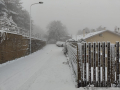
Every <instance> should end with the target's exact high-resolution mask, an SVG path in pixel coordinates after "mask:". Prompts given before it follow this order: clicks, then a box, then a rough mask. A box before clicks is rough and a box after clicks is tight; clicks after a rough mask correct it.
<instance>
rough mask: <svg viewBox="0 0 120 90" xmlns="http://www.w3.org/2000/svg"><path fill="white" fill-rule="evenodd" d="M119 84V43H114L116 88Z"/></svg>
mask: <svg viewBox="0 0 120 90" xmlns="http://www.w3.org/2000/svg"><path fill="white" fill-rule="evenodd" d="M118 84H119V42H116V86H118Z"/></svg>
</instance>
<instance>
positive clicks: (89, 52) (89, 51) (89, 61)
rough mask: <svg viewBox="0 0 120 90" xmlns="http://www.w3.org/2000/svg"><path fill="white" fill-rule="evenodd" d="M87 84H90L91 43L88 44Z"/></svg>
mask: <svg viewBox="0 0 120 90" xmlns="http://www.w3.org/2000/svg"><path fill="white" fill-rule="evenodd" d="M88 54H89V58H88V63H89V64H88V65H89V85H90V84H91V43H89V44H88Z"/></svg>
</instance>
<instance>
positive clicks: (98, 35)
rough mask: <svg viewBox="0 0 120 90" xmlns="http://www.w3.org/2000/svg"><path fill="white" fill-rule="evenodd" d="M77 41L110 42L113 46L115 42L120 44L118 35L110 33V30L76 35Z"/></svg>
mask: <svg viewBox="0 0 120 90" xmlns="http://www.w3.org/2000/svg"><path fill="white" fill-rule="evenodd" d="M77 40H78V41H81V40H84V41H86V42H103V41H105V42H107V41H109V42H111V43H112V44H115V43H116V41H119V42H120V35H119V34H117V33H115V32H113V31H110V30H101V31H97V32H92V33H88V34H85V33H84V34H83V35H78V36H77Z"/></svg>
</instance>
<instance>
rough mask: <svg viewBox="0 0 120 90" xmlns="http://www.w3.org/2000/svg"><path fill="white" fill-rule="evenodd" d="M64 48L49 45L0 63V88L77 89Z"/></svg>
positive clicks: (25, 89)
mask: <svg viewBox="0 0 120 90" xmlns="http://www.w3.org/2000/svg"><path fill="white" fill-rule="evenodd" d="M63 62H67V59H66V57H65V56H64V55H63V52H62V48H60V47H57V46H55V45H47V46H45V47H44V48H43V49H42V50H40V51H38V52H35V53H33V54H32V55H29V56H26V57H22V58H20V59H18V60H16V61H13V62H10V63H9V62H7V64H4V65H0V66H1V67H0V90H75V89H77V88H75V86H74V84H73V82H72V79H71V74H70V69H69V66H68V65H66V64H63Z"/></svg>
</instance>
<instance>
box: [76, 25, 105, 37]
mask: <svg viewBox="0 0 120 90" xmlns="http://www.w3.org/2000/svg"><path fill="white" fill-rule="evenodd" d="M105 29H106V27H102V26H99V27H98V28H96V29H89V28H88V27H86V28H84V29H83V30H78V32H77V34H78V35H81V34H83V33H86V34H87V33H90V32H96V31H101V30H105Z"/></svg>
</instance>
